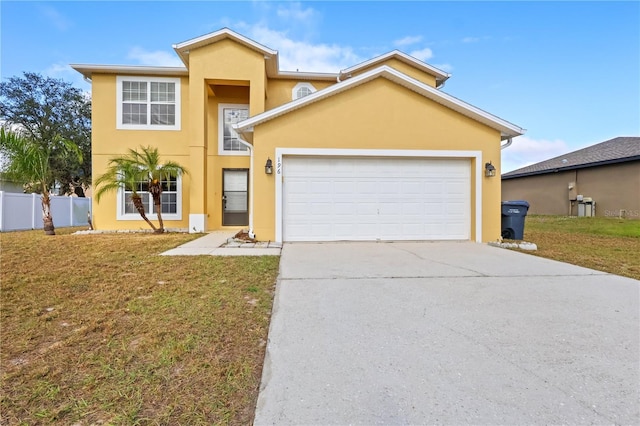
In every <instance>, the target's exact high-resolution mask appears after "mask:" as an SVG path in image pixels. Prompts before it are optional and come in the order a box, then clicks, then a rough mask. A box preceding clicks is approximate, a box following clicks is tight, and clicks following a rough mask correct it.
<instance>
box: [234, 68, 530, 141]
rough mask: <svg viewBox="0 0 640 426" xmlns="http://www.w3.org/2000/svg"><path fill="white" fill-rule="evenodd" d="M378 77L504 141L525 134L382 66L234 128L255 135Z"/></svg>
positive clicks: (517, 128)
mask: <svg viewBox="0 0 640 426" xmlns="http://www.w3.org/2000/svg"><path fill="white" fill-rule="evenodd" d="M378 77H384V78H386V79H388V80H390V81H393V82H395V83H397V84H400V85H401V86H404V87H406V88H408V89H410V90H412V91H414V92H416V93H418V94H420V95H422V96H424V97H426V98H429V99H431V100H433V101H434V102H437V103H439V104H441V105H443V106H445V107H447V108H450V109H452V110H454V111H456V112H459V113H460V114H462V115H465V116H467V117H469V118H471V119H473V120H476V121H478V122H480V123H483V124H485V125H487V126H489V127H491V128H493V129H496V130H499V131H500V134H501V135H502V137H504V138H508V137H515V136H520V135H522V134H524V132H525V130H524V129H522V128H520V127H518V126H516V125H515V124H512V123H509V122H508V121H505V120H503V119H501V118H499V117H496V116H495V115H492V114H489V113H488V112H486V111H483V110H481V109H480V108H477V107H474V106H473V105H470V104H468V103H466V102H463V101H461V100H460V99H457V98H455V97H453V96H451V95H448V94H446V93H444V92H442V91H440V90H438V89H435V88H433V87H431V86H429V85H427V84H424V83H422V82H420V81H418V80H416V79H414V78H411V77H409V76H407V75H406V74H403V73H401V72H399V71H397V70H395V69H393V68H391V67H389V66H387V65H382V66H380V67H378V68H375V69H373V70H371V71H367V72H365V73H363V74H360V75H357V76H355V77H352V78H350V79H347V80H345V81H343V82H341V83H337V84H334V85H333V86H330V87H327V88H326V89H323V90H319V91H317V92H315V93H312V94H310V95H308V96H305V97H304V98H300V99H298V100H295V101H292V102H289V103H287V104H284V105H281V106H279V107H277V108H274V109H272V110H269V111H266V112H263V113H262V114H258V115H256V116H254V117H251V118H249V119H247V120H244V121H241V122H239V123H237V124H234V125H233V128H234V129H235V130H236V131H239V132H241V133H250V132H252V131H253V127H254V126H257V125H260V124H262V123H265V122H267V121H269V120H272V119H274V118H276V117H279V116H281V115H284V114H287V113H289V112H291V111H295V110H297V109H299V108H302V107H304V106H306V105H307V104H311V103H313V102H317V101H319V100H322V99H324V98H328V97H330V96H333V95H336V94H338V93H341V92H344V91H346V90H349V89H351V88H352V87H356V86H359V85H361V84H363V83H366V82H368V81H371V80H374V79H376V78H378Z"/></svg>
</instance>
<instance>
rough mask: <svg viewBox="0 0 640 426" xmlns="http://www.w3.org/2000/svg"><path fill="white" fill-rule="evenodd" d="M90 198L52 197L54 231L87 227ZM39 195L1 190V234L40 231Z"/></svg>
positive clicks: (40, 200) (40, 204)
mask: <svg viewBox="0 0 640 426" xmlns="http://www.w3.org/2000/svg"><path fill="white" fill-rule="evenodd" d="M89 212H91V198H80V197H65V196H56V195H52V196H51V216H53V225H54V226H55V227H56V228H64V227H66V226H82V225H88V221H87V215H88V214H89ZM42 227H43V224H42V196H41V195H40V194H18V193H13V192H4V191H0V231H2V232H4V231H18V230H23V229H42Z"/></svg>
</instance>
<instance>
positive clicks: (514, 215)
mask: <svg viewBox="0 0 640 426" xmlns="http://www.w3.org/2000/svg"><path fill="white" fill-rule="evenodd" d="M527 211H529V203H527V202H526V201H524V200H516V201H503V202H502V238H506V239H509V240H521V239H523V238H524V218H525V216H526V215H527Z"/></svg>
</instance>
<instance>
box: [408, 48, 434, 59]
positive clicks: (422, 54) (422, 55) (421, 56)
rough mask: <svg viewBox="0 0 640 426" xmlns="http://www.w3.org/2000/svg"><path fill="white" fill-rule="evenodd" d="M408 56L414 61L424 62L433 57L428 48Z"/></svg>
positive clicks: (415, 51)
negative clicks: (414, 59)
mask: <svg viewBox="0 0 640 426" xmlns="http://www.w3.org/2000/svg"><path fill="white" fill-rule="evenodd" d="M409 55H411V56H413V57H414V58H416V59H420V60H421V61H426V60H428V59H430V58H432V57H433V51H432V50H431V49H429V48H428V47H425V48H424V49H420V50H414V51H412V52H411V53H409Z"/></svg>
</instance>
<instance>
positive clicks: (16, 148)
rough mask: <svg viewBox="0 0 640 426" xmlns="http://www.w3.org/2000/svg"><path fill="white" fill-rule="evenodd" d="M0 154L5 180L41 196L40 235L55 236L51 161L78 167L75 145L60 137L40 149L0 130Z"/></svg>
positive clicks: (28, 140) (18, 135) (79, 159)
mask: <svg viewBox="0 0 640 426" xmlns="http://www.w3.org/2000/svg"><path fill="white" fill-rule="evenodd" d="M0 153H1V154H2V157H3V159H4V161H3V164H2V171H3V172H4V173H5V175H6V176H7V177H8V178H10V179H14V180H16V181H20V182H24V183H26V184H28V185H29V186H30V187H31V189H32V191H33V192H36V193H39V194H42V222H43V227H44V233H45V234H47V235H55V234H56V232H55V227H54V226H53V217H52V216H51V197H50V193H51V188H53V187H54V185H55V183H56V180H55V174H54V172H53V170H52V167H51V159H52V158H53V157H54V156H55V157H57V158H69V159H70V161H76V162H79V163H81V162H82V153H81V152H80V150H79V149H78V147H77V145H75V144H74V143H72V142H69V141H66V140H63V139H61V138H60V137H56V138H54V139H53V140H52V141H51V142H50V143H49V144H47V145H42V144H39V143H37V142H35V141H34V140H32V139H31V138H29V137H27V136H26V135H24V134H23V133H21V132H17V131H12V130H8V129H5V128H0Z"/></svg>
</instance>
